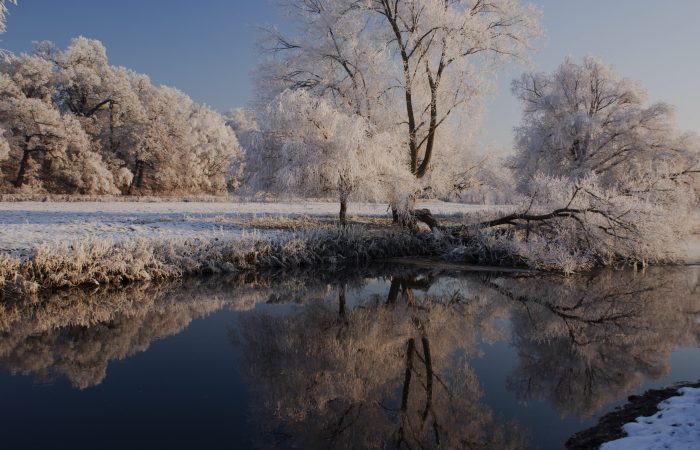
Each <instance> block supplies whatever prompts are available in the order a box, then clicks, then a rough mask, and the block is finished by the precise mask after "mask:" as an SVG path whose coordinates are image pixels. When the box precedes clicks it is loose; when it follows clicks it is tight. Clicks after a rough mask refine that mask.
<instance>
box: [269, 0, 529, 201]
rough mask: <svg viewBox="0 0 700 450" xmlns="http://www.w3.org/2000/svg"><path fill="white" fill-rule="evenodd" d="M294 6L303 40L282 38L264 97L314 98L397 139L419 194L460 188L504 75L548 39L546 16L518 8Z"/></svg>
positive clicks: (436, 3) (429, 0)
mask: <svg viewBox="0 0 700 450" xmlns="http://www.w3.org/2000/svg"><path fill="white" fill-rule="evenodd" d="M285 4H286V6H287V7H288V10H289V11H290V12H291V13H292V15H293V17H295V18H296V19H297V23H298V26H299V33H298V34H297V35H296V36H295V37H286V36H283V35H282V34H281V33H278V32H273V33H272V37H273V39H272V45H271V49H272V51H273V55H274V57H273V58H271V60H270V61H268V62H267V63H266V64H264V65H263V67H262V69H261V75H263V76H262V77H261V79H262V80H263V84H262V87H263V93H264V94H267V98H268V99H269V98H270V97H273V96H274V95H276V94H277V93H279V92H280V91H282V90H284V89H287V88H292V89H304V90H307V91H310V92H311V93H312V94H313V95H315V96H319V97H323V98H326V99H328V100H329V101H331V102H333V104H334V105H335V106H336V107H337V108H339V109H341V110H343V111H345V112H346V113H348V114H357V115H359V116H362V117H364V118H365V119H366V120H368V121H369V122H370V123H371V124H372V126H373V127H375V128H376V129H378V130H380V131H385V132H392V133H394V136H395V137H394V140H395V141H396V142H398V143H400V144H401V145H402V147H403V150H404V151H403V152H402V154H401V159H399V160H397V161H395V164H397V165H398V164H403V165H406V166H407V167H408V169H409V170H410V171H411V173H412V174H413V175H414V178H415V179H414V180H413V183H414V189H415V190H416V191H415V192H420V190H421V189H425V188H428V187H429V188H430V190H431V191H432V192H439V191H441V190H443V191H444V190H451V189H454V187H455V185H459V183H460V180H459V177H460V175H461V174H463V172H464V167H466V165H467V163H466V162H465V157H466V156H467V155H466V154H467V152H468V146H469V138H470V133H469V132H468V130H471V131H474V126H473V125H475V123H476V122H478V112H479V109H480V100H481V99H482V98H483V96H484V94H485V93H486V92H488V90H489V89H488V88H489V82H490V81H491V80H492V78H493V75H494V70H495V69H496V68H497V67H498V65H499V63H501V62H503V61H506V60H509V59H512V58H520V57H522V56H524V55H525V53H526V52H527V50H528V49H529V47H530V44H531V43H532V41H533V39H534V38H536V37H537V36H538V35H539V28H538V13H537V11H536V9H534V8H532V7H530V6H523V5H521V4H520V2H518V1H517V0H490V1H484V0H458V1H444V0H411V1H409V0H397V1H386V0H357V1H349V2H348V1H345V0H288V1H287V2H285ZM377 151H382V150H381V149H377ZM431 168H433V170H431Z"/></svg>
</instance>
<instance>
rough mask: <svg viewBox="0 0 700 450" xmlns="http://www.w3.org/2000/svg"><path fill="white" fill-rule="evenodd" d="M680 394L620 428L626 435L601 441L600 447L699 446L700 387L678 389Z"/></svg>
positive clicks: (629, 449) (605, 449) (626, 449)
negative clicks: (653, 412)
mask: <svg viewBox="0 0 700 450" xmlns="http://www.w3.org/2000/svg"><path fill="white" fill-rule="evenodd" d="M678 392H679V393H680V394H681V395H679V396H676V397H671V398H669V399H667V400H664V401H663V402H661V403H660V404H659V407H658V408H659V412H657V413H656V414H654V415H653V416H650V417H639V418H638V419H637V420H636V421H635V422H631V423H628V424H626V425H625V426H624V427H623V430H624V431H625V433H627V437H624V438H622V439H617V440H615V441H611V442H608V443H605V444H603V445H602V446H601V447H600V448H601V450H638V449H647V450H654V449H673V450H681V449H683V450H686V449H687V450H691V449H698V448H700V388H681V389H679V390H678Z"/></svg>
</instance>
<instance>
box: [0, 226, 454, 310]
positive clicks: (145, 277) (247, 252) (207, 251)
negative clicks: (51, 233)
mask: <svg viewBox="0 0 700 450" xmlns="http://www.w3.org/2000/svg"><path fill="white" fill-rule="evenodd" d="M451 245H452V242H451V238H449V237H448V236H447V235H444V234H441V233H418V234H411V233H408V232H405V231H402V230H399V229H389V230H382V231H378V230H371V229H366V228H362V227H359V226H352V227H348V228H337V227H335V228H331V227H329V228H320V229H312V230H302V231H299V232H294V233H288V234H284V235H282V236H280V237H277V238H266V237H260V236H256V235H252V236H244V237H242V238H231V239H221V238H212V239H184V240H171V241H146V240H133V241H123V242H117V243H112V242H107V241H103V240H102V241H97V240H88V241H83V242H76V243H71V244H62V245H58V246H40V247H37V248H36V249H34V251H33V253H32V254H31V255H30V256H29V257H28V258H26V259H24V260H22V259H20V258H16V257H11V256H7V255H3V256H0V298H2V297H4V298H13V297H24V296H27V295H33V294H36V293H37V292H40V291H45V290H49V289H55V288H69V287H77V286H89V285H93V286H123V285H128V284H131V283H134V282H145V281H152V280H174V279H179V278H183V277H185V276H189V275H197V274H208V273H234V272H239V271H251V270H255V269H261V268H268V269H269V268H295V267H309V266H313V267H319V268H324V269H331V270H332V269H333V268H335V267H338V266H342V265H346V264H358V263H362V262H368V261H371V260H376V259H381V258H393V257H400V256H426V255H437V254H442V253H444V252H445V251H447V250H448V248H450V247H451Z"/></svg>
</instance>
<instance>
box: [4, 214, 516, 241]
mask: <svg viewBox="0 0 700 450" xmlns="http://www.w3.org/2000/svg"><path fill="white" fill-rule="evenodd" d="M417 207H419V208H429V209H430V210H431V211H432V212H433V214H435V215H440V216H446V215H448V216H455V215H456V216H458V217H460V216H461V215H462V214H464V213H468V212H476V211H485V210H493V209H494V208H498V209H500V208H507V207H494V206H483V205H464V204H458V203H445V202H439V201H430V202H421V203H419V204H418V205H417ZM338 208H339V205H338V204H337V203H324V202H298V203H205V202H202V203H197V202H172V203H171V202H160V203H140V202H139V203H125V202H76V203H73V202H16V203H15V202H7V203H0V252H11V253H16V252H18V251H20V252H21V251H24V250H27V249H29V248H31V247H32V246H35V245H39V244H52V243H57V242H65V241H74V240H78V239H84V238H94V239H110V240H114V241H117V240H121V239H124V238H145V239H173V238H191V237H218V236H224V235H225V236H231V235H232V234H233V235H235V234H242V233H245V232H257V231H258V230H259V229H260V227H257V226H256V224H260V223H262V222H263V221H262V220H261V219H265V218H272V219H277V218H292V219H293V218H301V217H309V218H312V219H314V218H334V217H336V216H337V214H338ZM348 215H349V217H352V216H361V217H377V218H379V217H382V218H388V217H389V213H388V211H387V205H386V204H376V203H351V204H350V205H349V206H348ZM262 228H264V229H265V231H264V232H266V233H274V231H271V230H270V227H269V226H268V227H262Z"/></svg>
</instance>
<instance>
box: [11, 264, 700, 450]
mask: <svg viewBox="0 0 700 450" xmlns="http://www.w3.org/2000/svg"><path fill="white" fill-rule="evenodd" d="M699 279H700V268H699V267H683V268H665V269H658V268H657V269H652V270H648V271H647V272H646V273H634V272H619V271H618V272H615V271H606V272H601V273H598V274H595V275H590V276H585V277H576V278H569V279H564V278H559V277H547V276H533V275H528V274H497V273H493V274H490V273H465V272H461V273H458V272H445V271H439V270H427V269H414V268H410V267H396V266H394V267H383V268H373V269H371V270H370V269H364V270H357V271H353V272H345V273H340V274H335V275H333V276H329V275H312V274H306V275H305V274H266V275H256V276H247V277H238V278H237V277H230V278H216V279H208V280H198V281H189V282H185V283H181V284H172V285H160V286H140V287H137V288H132V289H129V290H126V291H122V292H118V293H86V292H71V293H63V294H60V295H56V296H54V297H52V298H49V299H44V300H42V301H34V302H20V303H10V304H8V303H6V304H4V305H2V309H0V369H1V371H0V448H3V449H25V448H28V449H29V448H31V449H44V448H52V449H58V448H65V449H102V448H110V449H112V448H114V449H123V448H139V449H149V448H163V449H175V448H193V449H207V448H212V449H226V448H275V447H280V448H304V449H306V448H396V447H397V445H398V446H400V447H402V448H421V447H426V448H435V447H438V446H441V447H442V448H462V447H466V448H493V449H507V448H542V449H560V448H563V445H564V442H565V441H566V439H567V438H568V437H569V436H570V435H571V434H573V433H574V432H576V431H579V430H581V429H584V428H587V427H589V426H591V425H592V424H594V423H595V421H596V418H597V417H598V416H600V415H601V414H603V413H605V412H607V411H608V410H610V409H611V408H613V407H614V406H616V405H618V404H621V403H624V402H625V399H626V397H627V396H628V395H630V394H633V393H638V392H640V391H643V390H644V389H647V388H650V387H655V386H663V385H667V384H670V383H672V382H676V381H681V380H697V379H698V378H700V349H699V348H698V346H699V341H700V287H699V286H700V282H699Z"/></svg>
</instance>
